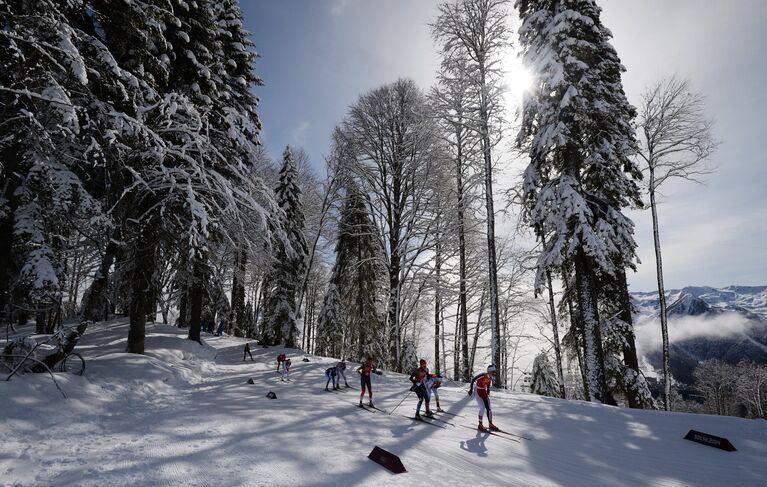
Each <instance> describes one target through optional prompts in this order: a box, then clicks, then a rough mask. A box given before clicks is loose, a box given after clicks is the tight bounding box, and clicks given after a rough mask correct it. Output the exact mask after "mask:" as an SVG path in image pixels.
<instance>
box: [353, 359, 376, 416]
mask: <svg viewBox="0 0 767 487" xmlns="http://www.w3.org/2000/svg"><path fill="white" fill-rule="evenodd" d="M371 372H374V373H375V372H376V368H375V366H374V365H373V357H368V359H367V361H366V362H365V363H364V364H362V365H360V366H359V367H357V373H358V374H360V385H361V387H362V391H360V407H362V398H363V397H364V396H365V388H366V387H367V389H368V406H370V407H371V408H372V407H375V406H373V385H372V384H371V382H370V373H371Z"/></svg>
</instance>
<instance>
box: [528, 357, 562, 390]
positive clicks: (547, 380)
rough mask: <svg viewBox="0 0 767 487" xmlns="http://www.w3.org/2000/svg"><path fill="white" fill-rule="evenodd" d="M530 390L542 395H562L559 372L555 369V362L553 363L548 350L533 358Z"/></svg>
mask: <svg viewBox="0 0 767 487" xmlns="http://www.w3.org/2000/svg"><path fill="white" fill-rule="evenodd" d="M530 392H532V393H533V394H539V395H541V396H549V397H560V388H559V381H558V380H557V373H556V372H555V371H554V364H552V363H551V361H550V360H549V356H548V354H547V353H546V352H541V353H540V354H538V356H536V357H535V360H533V371H532V373H531V378H530Z"/></svg>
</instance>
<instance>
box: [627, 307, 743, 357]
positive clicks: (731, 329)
mask: <svg viewBox="0 0 767 487" xmlns="http://www.w3.org/2000/svg"><path fill="white" fill-rule="evenodd" d="M755 324H756V322H754V321H753V320H750V319H748V318H746V317H745V316H743V315H741V314H739V313H736V312H726V313H722V314H720V315H711V316H683V317H681V318H671V319H669V321H668V334H669V341H670V342H671V343H674V342H679V341H682V340H687V339H690V338H698V337H711V338H721V337H727V336H731V335H736V334H743V333H746V332H748V331H749V330H750V329H751V328H752V327H753V326H754V325H755ZM634 331H635V333H636V341H637V350H638V352H639V353H640V354H642V355H646V354H648V353H651V352H654V351H659V350H661V348H662V347H661V345H662V343H663V342H662V339H661V329H660V319H659V318H656V317H653V318H645V319H641V318H640V320H639V321H638V322H637V323H636V325H635V327H634Z"/></svg>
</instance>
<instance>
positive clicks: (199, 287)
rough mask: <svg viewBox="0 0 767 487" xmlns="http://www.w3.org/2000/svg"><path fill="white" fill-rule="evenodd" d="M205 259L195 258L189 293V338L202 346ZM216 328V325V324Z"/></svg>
mask: <svg viewBox="0 0 767 487" xmlns="http://www.w3.org/2000/svg"><path fill="white" fill-rule="evenodd" d="M202 259H203V257H201V256H199V255H197V256H195V258H194V264H193V272H192V286H191V290H190V292H189V308H190V312H189V336H188V338H189V339H190V340H194V341H196V342H198V343H200V344H202V340H201V338H200V329H201V328H202V323H201V320H202V300H203V298H204V294H205V274H206V273H205V271H204V264H203V262H202ZM214 326H215V323H214Z"/></svg>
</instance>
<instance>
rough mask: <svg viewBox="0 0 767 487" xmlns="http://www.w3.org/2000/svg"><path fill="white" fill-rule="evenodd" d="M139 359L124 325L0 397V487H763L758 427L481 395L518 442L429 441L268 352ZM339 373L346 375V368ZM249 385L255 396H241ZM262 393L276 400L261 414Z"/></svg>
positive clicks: (389, 379) (457, 396)
mask: <svg viewBox="0 0 767 487" xmlns="http://www.w3.org/2000/svg"><path fill="white" fill-rule="evenodd" d="M147 335H148V337H147V341H146V349H147V353H146V355H145V356H136V355H130V354H126V353H122V350H124V348H125V337H126V336H127V324H126V323H125V322H124V321H116V322H109V323H98V324H95V325H93V326H92V327H91V328H90V329H89V330H88V332H87V333H86V335H85V337H84V338H83V340H82V341H81V345H80V346H79V347H78V348H79V349H80V351H81V352H82V353H83V355H84V356H85V357H86V359H87V361H88V365H87V370H86V374H85V376H84V377H77V376H72V375H68V374H57V378H58V380H59V381H60V383H61V385H62V388H63V389H64V390H65V391H66V393H67V395H68V396H69V399H63V398H62V397H61V395H60V393H59V392H58V391H57V390H56V388H55V387H54V386H53V383H52V382H51V379H50V377H47V376H46V375H42V374H39V375H27V376H24V377H17V378H14V379H12V381H11V382H2V381H0V485H2V486H38V485H56V486H99V487H104V486H128V485H135V486H143V487H147V486H166V485H167V486H198V485H199V486H208V485H209V486H216V487H221V486H239V485H248V486H250V485H253V486H272V485H276V486H333V487H343V486H351V485H370V486H389V485H391V486H399V485H408V486H410V485H423V486H454V485H457V486H466V487H469V486H475V485H476V486H479V485H481V486H490V485H499V486H500V485H503V486H511V485H520V486H533V485H583V486H587V485H588V486H593V485H610V486H623V485H647V486H681V485H685V486H702V485H712V486H714V485H716V486H722V485H724V486H727V487H734V486H738V485H743V486H759V485H767V422H765V421H761V420H760V421H751V420H743V419H738V418H727V417H715V416H702V415H689V414H677V413H670V414H669V413H661V412H651V411H633V410H628V409H619V408H613V407H606V406H600V405H595V404H589V403H583V402H568V401H561V400H557V399H551V398H544V397H539V396H533V395H528V394H513V395H512V394H504V393H501V392H498V391H494V393H493V396H492V400H493V409H494V412H495V422H496V423H497V424H498V425H500V426H501V427H502V428H504V429H506V430H507V431H510V432H514V433H519V434H522V435H525V436H529V437H530V438H532V439H531V440H529V441H528V440H524V439H522V440H519V442H516V441H509V440H505V439H501V438H497V437H495V436H487V435H484V434H480V433H478V432H475V431H471V430H469V429H467V428H464V427H461V426H457V427H452V426H448V427H447V428H446V429H438V428H435V427H432V426H428V425H422V424H418V423H416V422H414V421H412V420H409V419H407V418H405V417H403V416H400V415H399V414H400V413H402V414H412V412H413V410H414V407H415V398H414V397H410V398H408V399H407V400H406V401H405V402H404V403H403V405H402V406H401V407H400V408H399V409H398V410H397V411H396V412H395V413H394V415H392V416H387V415H384V414H382V413H372V412H368V411H364V410H361V409H359V408H357V407H355V406H354V403H356V401H357V399H358V395H357V394H358V393H357V392H356V391H357V385H358V382H359V379H358V377H357V375H356V374H355V373H354V372H353V371H351V372H350V373H347V375H348V376H349V381H350V385H352V386H353V387H354V388H353V389H350V390H348V391H346V392H325V391H324V390H323V388H324V382H325V379H324V375H323V372H324V369H325V368H326V367H328V366H329V365H330V364H332V363H334V362H335V361H334V360H332V359H326V358H321V357H313V356H309V358H310V360H311V361H310V362H302V361H301V358H303V357H304V355H303V354H300V353H298V352H297V351H294V350H286V353H287V354H288V356H290V357H292V358H293V369H292V373H291V378H292V380H293V381H292V382H289V383H287V382H280V380H279V376H278V375H277V374H276V373H275V357H276V356H277V354H278V353H280V352H281V351H282V349H278V348H269V349H262V348H261V347H257V346H253V355H254V357H255V359H256V361H255V363H254V362H251V361H250V360H248V362H242V347H243V343H244V340H243V339H238V338H231V337H211V336H206V337H205V343H206V345H205V346H200V345H199V344H197V343H194V342H191V341H189V340H185V339H184V335H185V331H184V330H179V329H177V328H173V327H170V326H162V325H150V326H148V329H147ZM352 366H354V364H352ZM251 377H252V378H253V379H254V382H255V384H253V385H249V384H247V383H246V381H247V379H248V378H251ZM408 386H409V383H408V382H407V379H406V377H404V376H401V375H398V374H393V373H388V372H386V373H385V375H384V376H382V377H381V376H373V387H374V393H375V400H376V403H377V405H378V406H379V407H381V408H384V409H391V408H392V407H393V406H394V405H396V404H397V402H399V400H400V399H401V398H402V397H403V394H404V393H405V392H406V391H407V389H408ZM270 390H272V391H274V392H276V394H277V397H278V398H277V399H276V400H270V399H267V398H266V397H265V396H266V393H267V392H268V391H270ZM465 390H466V386H465V385H464V384H456V385H455V387H452V386H450V385H446V386H445V387H443V389H442V392H441V398H442V403H443V404H442V406H443V408H445V409H448V410H449V411H451V412H454V413H457V414H461V415H463V416H464V417H455V418H449V417H446V418H445V419H451V420H454V421H453V422H455V423H456V424H457V425H467V426H470V427H473V426H474V425H475V423H476V416H475V414H476V407H475V404H474V402H473V400H470V398H469V397H468V396H467V395H466V392H465ZM689 429H697V430H701V431H706V432H709V433H712V434H715V435H719V436H725V437H728V438H729V439H730V440H731V441H732V442H733V444H734V445H735V446H736V447H737V448H738V450H739V451H737V452H733V453H728V452H724V451H720V450H717V449H714V448H710V447H706V446H702V445H698V444H696V443H692V442H689V441H686V440H683V439H682V437H683V436H684V435H685V433H686V432H687V431H688V430H689ZM375 445H378V446H380V447H382V448H385V449H388V450H390V451H392V452H394V453H396V454H398V455H400V457H401V458H402V461H403V463H404V464H405V466H406V468H407V469H408V473H405V474H401V475H394V474H391V473H389V472H388V471H387V470H384V469H383V468H382V467H380V466H379V465H377V464H375V463H374V462H372V461H370V460H369V459H367V455H368V453H369V452H370V451H371V450H372V448H373V447H374V446H375Z"/></svg>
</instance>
